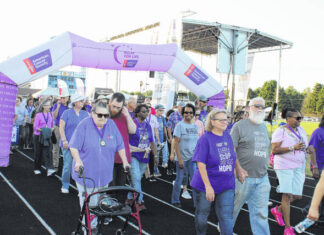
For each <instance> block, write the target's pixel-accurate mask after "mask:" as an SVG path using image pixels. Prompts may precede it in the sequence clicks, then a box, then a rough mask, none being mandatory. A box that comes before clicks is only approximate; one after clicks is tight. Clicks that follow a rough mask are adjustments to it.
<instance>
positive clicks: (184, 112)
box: [183, 112, 193, 114]
mask: <svg viewBox="0 0 324 235" xmlns="http://www.w3.org/2000/svg"><path fill="white" fill-rule="evenodd" d="M183 113H184V114H193V112H183Z"/></svg>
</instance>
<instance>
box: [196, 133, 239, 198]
mask: <svg viewBox="0 0 324 235" xmlns="http://www.w3.org/2000/svg"><path fill="white" fill-rule="evenodd" d="M235 160H236V154H235V152H234V146H233V142H232V138H231V136H230V135H229V134H228V133H227V132H224V133H223V136H217V135H215V134H213V133H212V132H206V133H205V134H203V135H202V136H201V137H200V139H199V140H198V143H197V146H196V150H195V153H194V156H193V158H192V161H193V162H201V163H204V164H206V170H207V175H208V178H209V181H210V184H211V186H212V187H213V189H214V192H215V194H218V193H221V192H224V191H226V190H229V189H234V188H235V176H234V167H235ZM190 185H191V186H192V187H193V188H195V189H197V190H199V191H203V192H205V191H206V189H205V185H204V182H203V180H202V178H201V175H200V171H199V169H197V170H195V173H194V176H193V177H192V180H191V183H190Z"/></svg>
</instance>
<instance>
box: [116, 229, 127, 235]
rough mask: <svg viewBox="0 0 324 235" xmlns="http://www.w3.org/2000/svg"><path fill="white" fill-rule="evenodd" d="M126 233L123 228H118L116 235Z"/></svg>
mask: <svg viewBox="0 0 324 235" xmlns="http://www.w3.org/2000/svg"><path fill="white" fill-rule="evenodd" d="M125 234H126V233H125V232H124V231H123V230H122V229H121V228H119V229H117V230H116V235H125Z"/></svg>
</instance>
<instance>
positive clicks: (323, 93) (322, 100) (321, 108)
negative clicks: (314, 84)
mask: <svg viewBox="0 0 324 235" xmlns="http://www.w3.org/2000/svg"><path fill="white" fill-rule="evenodd" d="M316 112H317V114H319V115H321V114H323V113H324V86H322V89H321V90H320V92H319V94H318V101H317V103H316Z"/></svg>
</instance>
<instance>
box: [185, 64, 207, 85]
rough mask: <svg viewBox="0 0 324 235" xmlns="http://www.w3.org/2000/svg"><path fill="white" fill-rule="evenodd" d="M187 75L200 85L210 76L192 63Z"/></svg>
mask: <svg viewBox="0 0 324 235" xmlns="http://www.w3.org/2000/svg"><path fill="white" fill-rule="evenodd" d="M185 75H186V76H187V77H188V78H190V80H191V81H193V82H194V83H195V84H196V85H199V84H201V83H203V82H204V81H206V80H207V78H208V76H207V75H206V74H204V73H203V72H202V71H201V70H200V69H199V68H197V67H196V66H195V65H193V64H191V65H190V67H189V69H188V70H187V71H186V72H185Z"/></svg>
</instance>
